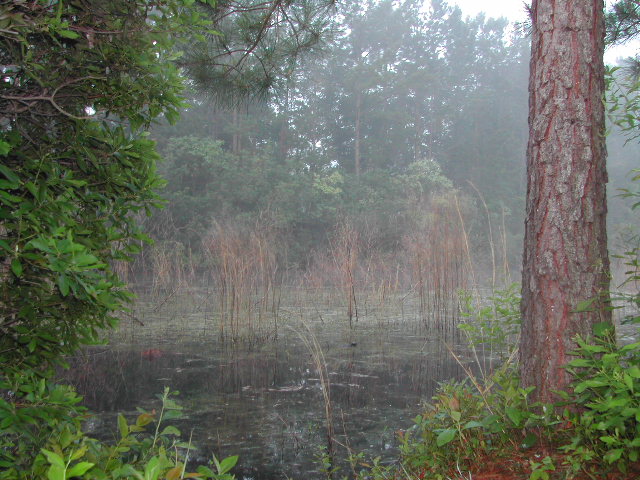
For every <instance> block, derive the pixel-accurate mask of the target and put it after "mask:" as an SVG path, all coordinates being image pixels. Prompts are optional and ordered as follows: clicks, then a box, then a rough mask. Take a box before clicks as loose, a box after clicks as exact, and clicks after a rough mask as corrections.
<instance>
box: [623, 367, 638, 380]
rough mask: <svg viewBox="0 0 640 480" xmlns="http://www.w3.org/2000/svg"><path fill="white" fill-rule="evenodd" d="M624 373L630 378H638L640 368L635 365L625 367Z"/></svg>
mask: <svg viewBox="0 0 640 480" xmlns="http://www.w3.org/2000/svg"><path fill="white" fill-rule="evenodd" d="M626 373H627V375H629V376H630V377H632V378H640V368H639V367H638V366H637V365H633V366H631V367H629V368H627V370H626Z"/></svg>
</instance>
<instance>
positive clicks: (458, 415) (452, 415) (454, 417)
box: [451, 410, 462, 422]
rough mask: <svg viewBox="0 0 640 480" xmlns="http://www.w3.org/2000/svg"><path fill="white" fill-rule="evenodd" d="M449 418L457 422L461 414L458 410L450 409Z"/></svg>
mask: <svg viewBox="0 0 640 480" xmlns="http://www.w3.org/2000/svg"><path fill="white" fill-rule="evenodd" d="M451 418H453V420H454V421H456V422H459V421H460V418H462V414H461V413H460V412H457V411H455V410H452V411H451Z"/></svg>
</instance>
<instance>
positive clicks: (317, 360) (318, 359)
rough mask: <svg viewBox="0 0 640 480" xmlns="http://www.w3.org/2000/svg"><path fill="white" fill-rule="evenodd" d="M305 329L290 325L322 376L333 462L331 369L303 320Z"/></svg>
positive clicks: (330, 452) (326, 420)
mask: <svg viewBox="0 0 640 480" xmlns="http://www.w3.org/2000/svg"><path fill="white" fill-rule="evenodd" d="M302 326H303V327H304V331H299V330H296V329H294V328H293V327H290V328H291V329H292V330H293V331H294V332H295V333H297V334H298V336H299V337H300V339H301V340H302V343H304V346H305V347H306V348H307V351H308V352H309V354H310V355H311V359H312V361H313V364H314V367H315V368H316V372H317V373H318V377H319V378H320V386H321V387H322V400H323V403H324V415H325V422H326V423H325V428H326V431H327V455H328V457H329V461H330V463H331V464H332V463H333V459H334V456H335V447H334V443H335V439H334V437H335V435H334V427H333V404H332V402H331V382H330V379H329V371H328V370H327V361H326V359H325V356H324V352H323V351H322V347H321V346H320V343H319V342H318V339H317V337H316V336H315V335H314V333H313V331H312V330H311V328H310V327H309V325H307V324H306V323H304V322H302Z"/></svg>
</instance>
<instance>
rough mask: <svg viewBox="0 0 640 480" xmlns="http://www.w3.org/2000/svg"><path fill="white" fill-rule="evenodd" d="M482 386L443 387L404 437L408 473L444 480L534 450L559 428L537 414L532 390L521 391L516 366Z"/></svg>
mask: <svg viewBox="0 0 640 480" xmlns="http://www.w3.org/2000/svg"><path fill="white" fill-rule="evenodd" d="M478 386H479V385H478V384H477V383H475V382H469V381H463V382H449V383H445V384H443V385H442V386H441V387H440V389H439V391H438V394H437V395H436V396H435V397H434V399H433V400H434V402H433V404H431V405H429V406H428V410H427V412H425V413H424V414H422V415H419V416H418V417H416V419H415V426H414V427H412V429H410V430H409V431H407V432H406V433H405V434H404V435H402V436H401V452H402V457H403V465H404V466H405V467H406V468H408V469H409V470H410V471H424V470H426V471H429V472H431V473H432V474H433V475H435V477H433V478H446V475H447V474H448V473H450V471H451V467H452V465H459V466H461V467H465V468H466V467H469V466H470V465H474V464H475V463H477V462H479V461H481V459H483V458H485V457H487V456H488V457H491V458H496V457H500V456H502V455H504V456H508V455H509V454H510V452H513V451H514V450H517V449H519V448H530V447H532V446H534V445H536V444H537V443H538V441H539V440H540V436H544V435H549V436H551V435H552V432H551V430H550V429H551V428H553V425H556V424H557V423H559V421H558V420H557V419H555V418H553V416H552V415H550V414H547V413H544V411H543V413H535V407H539V406H538V405H531V404H530V403H529V402H528V396H529V394H530V393H531V391H532V390H533V389H532V388H528V389H522V388H520V387H519V386H518V378H517V376H516V371H515V369H514V368H512V367H509V368H503V369H501V370H500V371H498V372H496V373H495V374H494V375H493V376H492V377H491V378H490V379H488V381H487V382H486V383H483V385H481V386H480V388H479V389H478ZM545 429H549V430H548V431H545ZM534 432H535V433H534ZM430 478H431V477H430Z"/></svg>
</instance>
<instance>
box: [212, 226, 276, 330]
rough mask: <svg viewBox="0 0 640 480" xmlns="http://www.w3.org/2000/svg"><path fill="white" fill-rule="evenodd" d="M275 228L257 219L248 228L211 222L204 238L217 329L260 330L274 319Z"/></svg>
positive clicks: (264, 328)
mask: <svg viewBox="0 0 640 480" xmlns="http://www.w3.org/2000/svg"><path fill="white" fill-rule="evenodd" d="M280 244H281V242H279V241H278V239H277V232H276V231H275V229H273V228H272V227H271V226H270V225H269V224H268V223H267V222H265V221H264V220H263V219H259V220H258V221H256V223H255V224H254V225H252V226H251V228H241V227H239V226H238V225H234V224H231V223H216V224H215V225H214V228H213V229H212V231H211V232H210V234H209V235H208V237H207V238H206V239H205V241H204V251H205V252H206V254H207V256H208V259H209V263H210V264H211V265H212V267H213V268H212V270H211V275H212V277H213V281H214V284H215V285H216V287H217V292H218V305H219V318H220V325H219V328H220V335H221V337H223V338H226V337H228V338H231V339H233V340H239V339H241V337H245V338H247V337H256V336H260V335H266V334H267V333H268V332H267V330H268V325H267V323H268V320H269V319H272V320H273V321H274V324H273V325H274V328H275V325H276V324H277V317H278V310H279V307H280V295H281V276H279V274H278V270H279V267H278V255H277V254H278V252H277V250H276V247H277V245H280Z"/></svg>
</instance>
